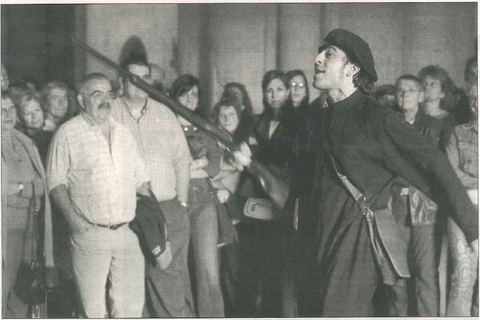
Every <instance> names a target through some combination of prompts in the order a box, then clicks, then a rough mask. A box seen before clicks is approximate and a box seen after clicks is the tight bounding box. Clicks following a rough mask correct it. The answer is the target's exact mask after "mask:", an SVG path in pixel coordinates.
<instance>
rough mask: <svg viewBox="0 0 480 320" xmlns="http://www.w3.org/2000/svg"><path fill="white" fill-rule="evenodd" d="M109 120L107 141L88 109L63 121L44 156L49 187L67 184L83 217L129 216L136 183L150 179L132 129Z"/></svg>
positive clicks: (108, 220)
mask: <svg viewBox="0 0 480 320" xmlns="http://www.w3.org/2000/svg"><path fill="white" fill-rule="evenodd" d="M108 121H109V123H110V140H111V142H110V145H109V143H108V141H107V140H106V139H105V136H104V135H103V133H102V132H101V131H100V129H99V128H98V127H96V126H94V125H93V122H92V119H91V118H90V116H88V115H87V114H86V113H84V112H83V113H81V114H80V115H78V116H76V117H75V118H73V119H71V120H70V121H68V122H66V123H65V124H63V125H62V126H61V127H60V128H59V129H58V131H57V133H56V134H55V136H54V138H53V140H52V143H51V145H50V150H49V156H48V161H47V185H48V189H49V190H52V189H54V188H55V187H57V186H58V185H60V184H63V185H65V186H66V187H67V189H68V191H69V194H70V197H71V200H72V202H73V204H74V205H75V207H76V208H77V211H78V212H79V214H81V215H82V216H83V218H85V219H87V220H88V221H90V222H92V223H98V224H107V225H108V224H118V223H123V222H129V221H131V220H133V218H134V217H135V207H136V189H137V188H138V187H140V186H141V185H142V183H144V182H147V181H148V180H149V179H148V176H147V173H146V171H145V165H144V164H143V162H142V160H141V159H140V156H139V154H138V152H137V146H136V143H135V140H134V139H133V137H132V134H131V133H130V132H129V131H128V129H127V128H125V127H124V126H123V125H121V124H120V123H117V122H115V121H114V120H113V118H111V117H110V118H109V120H108Z"/></svg>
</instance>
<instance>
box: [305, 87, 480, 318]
mask: <svg viewBox="0 0 480 320" xmlns="http://www.w3.org/2000/svg"><path fill="white" fill-rule="evenodd" d="M319 117H320V121H319V122H318V124H319V125H320V129H321V136H320V140H322V141H323V142H324V143H328V144H329V146H330V149H331V152H332V155H333V157H334V158H335V161H336V164H337V168H338V170H339V171H340V172H341V173H343V174H345V175H346V176H347V177H348V179H349V180H350V181H351V182H352V183H353V184H354V185H355V186H356V187H357V188H358V189H359V190H360V192H362V193H363V194H364V195H365V196H366V197H367V199H368V204H369V206H370V208H371V209H372V210H374V211H375V210H378V209H382V208H386V207H387V206H388V202H389V199H390V197H391V195H392V189H391V186H392V184H393V183H394V182H396V179H403V180H405V181H407V182H408V183H409V184H412V185H413V186H415V187H416V188H417V189H419V190H420V191H422V192H423V193H424V194H426V195H427V196H431V187H430V185H429V182H428V181H430V180H429V179H428V178H427V177H428V176H429V175H433V176H435V178H436V180H437V181H438V182H439V183H440V184H441V185H442V186H443V187H444V189H445V194H446V196H447V198H448V200H449V202H451V203H452V206H453V208H454V211H453V212H451V214H452V216H453V218H454V219H455V220H456V221H457V223H458V224H459V226H460V227H461V228H462V230H463V231H464V232H465V235H466V238H467V241H473V240H475V239H477V238H478V229H477V219H478V218H477V212H476V210H475V209H474V207H473V205H472V204H471V202H470V200H469V198H468V196H467V194H466V192H465V190H464V188H463V187H462V184H461V183H460V181H459V179H458V178H457V177H456V175H455V172H454V171H453V168H452V167H451V165H450V163H449V162H448V160H447V158H446V157H445V155H444V154H443V153H442V152H440V151H439V150H438V148H437V147H436V146H434V145H432V144H431V143H430V142H429V141H427V140H426V139H425V138H424V137H423V136H422V135H421V134H420V133H419V131H418V130H417V129H416V128H414V127H413V126H412V125H410V124H409V123H408V122H406V121H405V119H404V118H403V116H402V115H401V114H399V113H398V112H395V111H393V110H391V109H389V108H382V107H380V106H378V105H377V104H376V103H375V102H374V101H373V100H372V99H370V98H369V97H367V96H364V95H363V94H362V93H361V92H359V91H356V92H355V93H353V94H352V95H350V96H349V97H348V98H346V99H344V100H342V101H340V102H338V103H336V104H334V105H330V106H328V107H326V108H323V109H321V111H320V115H319ZM316 129H318V127H316ZM324 143H322V144H324ZM311 199H312V202H311V204H310V206H306V207H307V208H309V211H310V212H309V214H305V213H304V212H300V218H299V220H300V221H299V234H304V233H310V232H313V233H314V234H313V235H312V236H311V237H309V238H306V239H304V240H302V242H301V243H300V245H301V246H303V247H299V249H300V250H303V251H305V250H307V251H306V252H307V254H308V252H310V249H309V248H310V247H312V248H314V250H312V253H313V254H314V261H315V262H316V265H317V268H318V270H317V271H316V272H315V274H318V275H320V276H319V277H320V278H319V280H318V281H319V282H318V283H316V284H314V286H315V287H316V290H319V291H318V292H319V293H320V296H319V297H317V301H319V304H318V305H319V310H320V311H319V312H318V313H316V314H317V315H322V316H354V315H357V316H371V315H372V313H371V308H372V306H371V304H372V296H373V293H374V292H375V288H376V285H377V283H378V282H379V281H380V280H379V272H378V271H377V266H376V265H375V263H374V257H373V253H372V249H371V243H370V239H369V236H368V228H367V223H366V219H365V218H364V217H363V214H362V212H361V211H360V208H359V206H358V204H357V203H356V202H355V200H354V199H353V197H352V196H351V194H350V193H349V192H348V190H347V189H346V188H345V187H344V185H343V184H342V182H341V181H340V179H339V178H338V175H337V174H336V172H335V170H334V168H333V165H332V161H331V158H330V156H329V154H327V150H326V149H325V146H324V145H323V146H321V147H320V149H319V151H318V159H317V162H316V165H315V173H314V176H313V190H312V197H311ZM314 216H316V219H315V220H316V221H315V230H312V224H313V222H312V219H311V218H312V217H314ZM302 220H303V221H305V223H301V222H302ZM397 221H398V218H397ZM304 227H305V231H304V230H303V228H304ZM310 238H311V239H310ZM306 241H308V243H307V242H306ZM310 243H311V244H310ZM297 250H298V249H297ZM309 255H310V254H309ZM312 258H313V257H312ZM312 279H313V278H312Z"/></svg>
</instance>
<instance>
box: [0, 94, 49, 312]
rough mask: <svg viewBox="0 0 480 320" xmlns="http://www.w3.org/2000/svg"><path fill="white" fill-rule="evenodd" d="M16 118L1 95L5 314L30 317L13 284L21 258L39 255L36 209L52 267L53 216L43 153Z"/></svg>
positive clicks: (46, 256) (41, 247) (42, 247)
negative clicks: (24, 131)
mask: <svg viewBox="0 0 480 320" xmlns="http://www.w3.org/2000/svg"><path fill="white" fill-rule="evenodd" d="M16 120H17V112H16V109H15V106H14V105H13V102H12V100H11V99H10V98H9V97H8V96H2V244H3V247H2V261H3V264H2V269H3V278H2V279H3V281H2V292H3V295H2V310H3V311H2V315H3V317H4V318H30V317H31V314H28V312H29V310H28V309H29V305H28V303H26V302H25V301H23V300H21V299H20V298H19V296H18V295H17V293H16V292H15V291H14V290H13V286H14V284H15V281H16V278H17V273H18V270H19V267H20V264H21V263H22V261H24V262H26V263H30V262H31V261H32V259H38V258H40V255H39V254H38V252H37V256H35V254H34V250H33V249H32V246H33V244H34V242H36V239H35V237H34V229H33V221H34V220H33V213H34V210H35V209H36V210H39V211H40V215H41V216H43V219H41V220H43V221H44V223H43V224H41V225H40V224H38V226H39V227H40V229H43V230H36V232H42V233H43V234H44V240H43V243H38V246H37V248H38V250H39V252H41V253H43V254H42V258H44V259H45V265H46V267H47V268H49V270H50V268H51V267H52V268H53V249H52V217H51V211H50V202H49V199H48V196H47V193H46V192H45V190H46V182H45V170H44V167H43V165H42V161H41V159H40V155H39V153H38V150H37V147H35V144H34V143H33V141H32V140H30V139H29V138H28V137H27V136H25V135H24V134H23V133H21V132H20V131H18V130H16V129H15V128H14V126H15V123H16ZM37 235H38V234H37ZM49 274H50V272H49ZM49 279H50V277H47V280H49ZM44 316H45V317H46V315H45V314H44Z"/></svg>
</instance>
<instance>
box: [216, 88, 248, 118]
mask: <svg viewBox="0 0 480 320" xmlns="http://www.w3.org/2000/svg"><path fill="white" fill-rule="evenodd" d="M230 88H235V89H238V90H240V92H241V93H242V96H243V102H242V101H240V103H243V105H244V106H245V109H243V111H242V115H248V116H252V115H253V107H252V100H250V96H249V95H248V92H247V89H246V88H245V86H244V85H243V84H241V83H239V82H229V83H227V84H226V85H225V87H224V88H223V93H222V97H221V98H220V99H222V98H225V97H227V96H228V95H230V93H229V92H228V91H229V89H230Z"/></svg>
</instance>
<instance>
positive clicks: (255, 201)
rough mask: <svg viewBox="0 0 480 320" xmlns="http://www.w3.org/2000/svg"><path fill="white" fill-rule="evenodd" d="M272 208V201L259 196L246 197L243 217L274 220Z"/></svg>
mask: <svg viewBox="0 0 480 320" xmlns="http://www.w3.org/2000/svg"><path fill="white" fill-rule="evenodd" d="M274 210H275V209H274V206H273V202H272V201H270V200H268V199H261V198H248V199H247V202H246V203H245V205H244V206H243V214H244V215H245V217H247V218H252V219H257V220H263V221H274V220H275V214H274Z"/></svg>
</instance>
